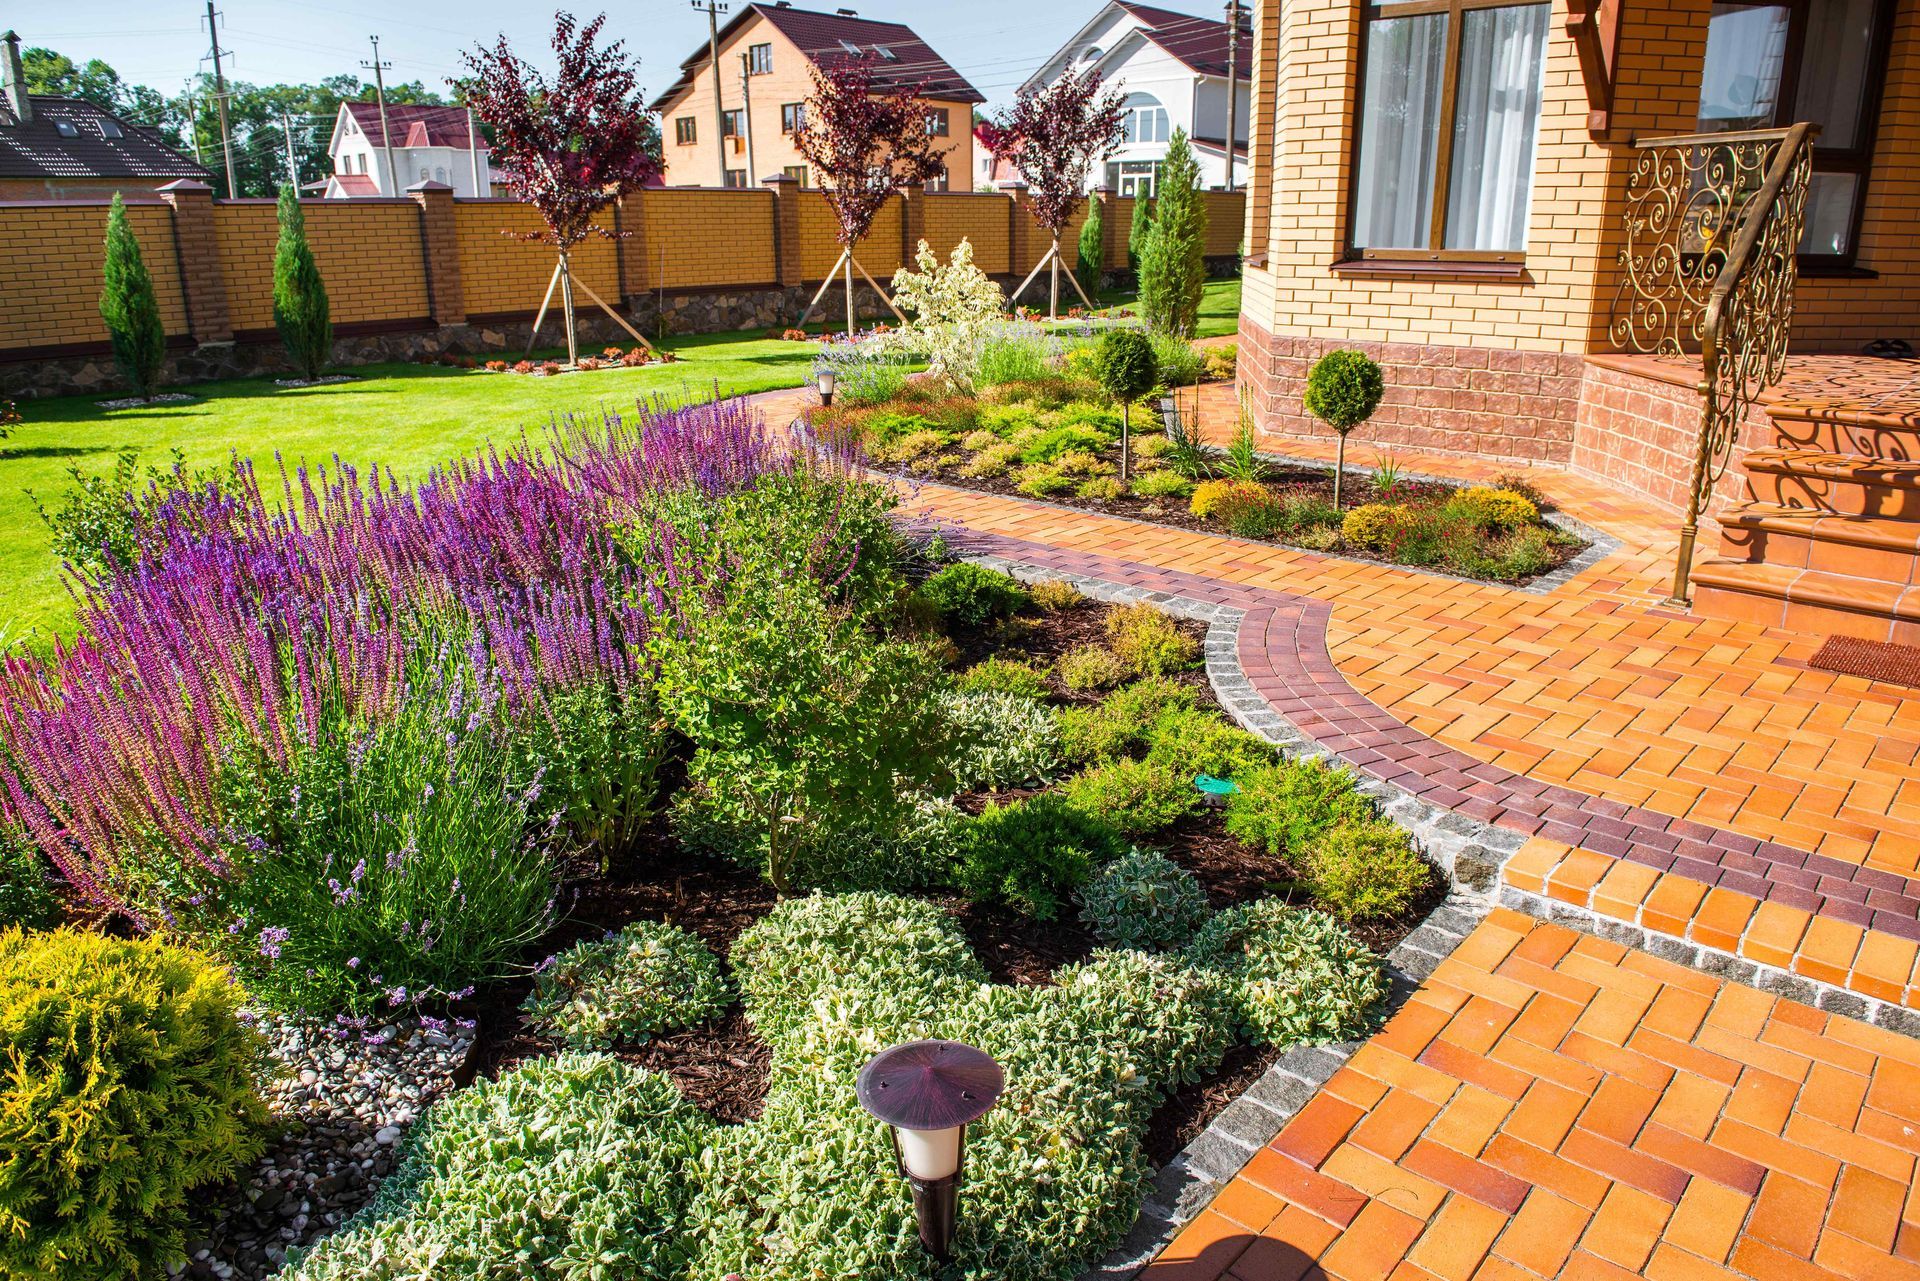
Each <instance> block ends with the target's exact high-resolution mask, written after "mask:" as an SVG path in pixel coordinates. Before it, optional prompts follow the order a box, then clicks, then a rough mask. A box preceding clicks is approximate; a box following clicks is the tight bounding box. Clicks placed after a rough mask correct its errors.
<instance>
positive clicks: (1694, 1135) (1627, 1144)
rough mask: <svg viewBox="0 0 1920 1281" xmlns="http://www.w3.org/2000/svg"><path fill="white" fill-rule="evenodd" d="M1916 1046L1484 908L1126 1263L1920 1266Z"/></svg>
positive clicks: (1367, 1276) (1192, 1278) (1182, 1266)
mask: <svg viewBox="0 0 1920 1281" xmlns="http://www.w3.org/2000/svg"><path fill="white" fill-rule="evenodd" d="M1917 1153H1920V1042H1915V1041H1913V1040H1911V1039H1909V1038H1906V1037H1902V1036H1899V1035H1896V1034H1894V1033H1890V1032H1887V1031H1884V1030H1882V1029H1879V1028H1875V1027H1871V1026H1869V1025H1867V1024H1864V1023H1860V1022H1857V1021H1855V1020H1852V1019H1848V1018H1844V1017H1841V1016H1837V1015H1831V1014H1827V1013H1825V1012H1823V1011H1820V1010H1816V1009H1813V1008H1811V1007H1809V1006H1805V1005H1801V1004H1797V1003H1795V1002H1793V1001H1788V1000H1784V999H1781V998H1779V997H1776V996H1773V995H1770V994H1768V993H1764V992H1760V991H1756V990H1754V989H1752V988H1748V987H1743V986H1741V985H1739V984H1735V983H1728V982H1723V981H1721V980H1718V979H1715V978H1712V977H1710V976H1708V975H1704V974H1700V973H1697V972H1695V971H1693V970H1689V969H1686V968H1683V967H1681V966H1678V965H1673V964H1669V963H1667V962H1665V961H1661V960H1657V959H1655V958H1653V957H1651V956H1648V955H1647V954H1645V953H1643V952H1636V951H1631V950H1629V949H1627V948H1624V947H1621V946H1619V945H1617V944H1613V943H1608V942H1605V941H1602V940H1600V939H1596V938H1592V937H1589V936H1586V935H1581V934H1577V933H1575V932H1573V931H1571V930H1568V929H1565V928H1562V927H1560V926H1555V925H1547V924H1542V923H1539V922H1536V921H1534V920H1532V919H1530V918H1528V917H1525V916H1522V915H1519V914H1518V913H1515V912H1509V911H1504V910H1497V911H1495V912H1494V913H1493V915H1492V916H1490V917H1489V918H1488V919H1487V921H1486V922H1485V923H1483V924H1482V925H1481V926H1480V927H1479V929H1477V930H1476V931H1475V932H1474V933H1473V934H1472V935H1471V936H1470V937H1469V938H1468V939H1467V941H1466V942H1465V943H1464V944H1462V945H1461V946H1460V947H1459V949H1458V950H1456V951H1455V952H1454V954H1453V955H1452V957H1450V958H1449V959H1448V960H1446V961H1445V962H1443V963H1442V964H1441V965H1440V967H1439V969H1437V970H1436V971H1435V972H1434V974H1433V975H1432V977H1431V978H1429V979H1428V980H1427V982H1426V983H1425V984H1423V985H1422V987H1421V988H1420V990H1419V991H1418V992H1417V993H1415V994H1414V996H1413V997H1412V998H1411V1000H1410V1001H1409V1002H1408V1003H1407V1004H1406V1005H1405V1006H1404V1007H1402V1009H1401V1010H1400V1012H1399V1013H1398V1014H1397V1015H1395V1016H1394V1018H1393V1019H1392V1020H1391V1021H1390V1022H1389V1023H1388V1024H1387V1026H1386V1028H1385V1029H1384V1030H1383V1031H1381V1033H1380V1034H1379V1035H1378V1036H1376V1037H1374V1038H1373V1040H1371V1041H1370V1042H1368V1043H1367V1044H1366V1045H1364V1046H1362V1047H1361V1048H1360V1049H1359V1051H1358V1052H1356V1053H1355V1054H1354V1056H1353V1057H1352V1059H1350V1060H1349V1061H1348V1063H1347V1066H1346V1067H1345V1068H1343V1069H1342V1070H1340V1071H1339V1072H1338V1073H1336V1074H1335V1075H1334V1076H1333V1077H1332V1079H1330V1080H1329V1081H1328V1082H1327V1084H1326V1086H1325V1087H1324V1088H1323V1089H1322V1090H1321V1091H1320V1092H1319V1094H1317V1095H1316V1096H1315V1097H1314V1098H1313V1100H1312V1101H1311V1102H1309V1103H1308V1104H1307V1105H1306V1106H1305V1107H1304V1108H1302V1109H1301V1110H1300V1112H1299V1113H1297V1114H1296V1115H1295V1116H1294V1118H1293V1120H1292V1121H1291V1122H1290V1123H1289V1124H1288V1125H1287V1126H1286V1128H1285V1129H1283V1130H1282V1131H1281V1132H1280V1133H1279V1135H1278V1136H1276V1137H1275V1138H1274V1140H1273V1141H1272V1142H1271V1143H1269V1144H1268V1145H1267V1146H1266V1147H1265V1148H1264V1149H1262V1150H1261V1151H1260V1152H1258V1153H1257V1154H1255V1156H1254V1157H1253V1159H1252V1160H1251V1161H1249V1162H1248V1163H1247V1165H1246V1167H1245V1168H1244V1169H1243V1170H1242V1172H1241V1174H1240V1176H1239V1177H1238V1178H1237V1179H1236V1180H1235V1181H1234V1182H1233V1183H1231V1184H1230V1185H1229V1186H1228V1187H1227V1188H1226V1189H1225V1190H1224V1191H1222V1192H1221V1193H1220V1195H1219V1196H1218V1197H1217V1198H1216V1199H1215V1200H1214V1201H1213V1203H1212V1205H1211V1206H1210V1207H1208V1208H1207V1209H1206V1210H1205V1211H1203V1212H1202V1213H1201V1214H1200V1215H1199V1216H1198V1217H1196V1218H1195V1219H1194V1220H1193V1221H1192V1222H1191V1223H1189V1224H1188V1225H1187V1227H1186V1228H1185V1230H1184V1231H1183V1232H1182V1233H1181V1234H1180V1236H1179V1237H1178V1238H1177V1239H1176V1240H1175V1241H1174V1242H1173V1244H1172V1245H1171V1246H1169V1247H1168V1249H1167V1250H1166V1251H1165V1252H1164V1253H1163V1254H1162V1255H1161V1256H1160V1258H1159V1259H1158V1260H1157V1261H1156V1262H1154V1263H1153V1264H1151V1265H1150V1266H1149V1267H1148V1268H1147V1269H1146V1270H1145V1271H1144V1272H1143V1273H1142V1274H1141V1275H1142V1276H1143V1277H1144V1278H1148V1279H1149V1281H1214V1279H1215V1278H1222V1277H1225V1278H1231V1279H1232V1281H1301V1279H1302V1278H1331V1279H1333V1281H1386V1279H1390V1281H1520V1279H1521V1278H1541V1277H1544V1278H1582V1279H1586V1278H1593V1279H1596V1281H1604V1279H1607V1278H1627V1277H1647V1278H1652V1279H1653V1281H1715V1279H1718V1281H1735V1279H1736V1278H1749V1279H1751V1281H1840V1279H1841V1278H1854V1279H1857V1281H1868V1279H1871V1281H1880V1279H1882V1278H1885V1279H1887V1281H1899V1279H1901V1278H1920V1189H1916V1187H1915V1183H1914V1173H1915V1158H1916V1154H1917Z"/></svg>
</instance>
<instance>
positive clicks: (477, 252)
mask: <svg viewBox="0 0 1920 1281" xmlns="http://www.w3.org/2000/svg"><path fill="white" fill-rule="evenodd" d="M1096 198H1097V199H1100V200H1101V201H1103V202H1104V204H1105V209H1104V211H1103V215H1102V216H1103V218H1104V219H1105V220H1106V223H1107V226H1108V228H1109V229H1110V230H1109V231H1108V232H1107V235H1106V243H1107V249H1108V252H1107V262H1106V266H1108V267H1109V268H1124V267H1125V266H1126V235H1125V228H1126V226H1127V224H1128V222H1129V220H1130V219H1131V217H1132V203H1133V202H1132V201H1131V200H1130V199H1123V198H1120V197H1116V196H1112V195H1109V194H1106V193H1100V195H1099V196H1098V197H1096ZM1205 199H1206V202H1207V205H1208V210H1209V213H1210V215H1211V218H1210V229H1209V235H1208V243H1207V253H1208V254H1209V255H1210V256H1212V257H1216V258H1217V257H1222V256H1226V255H1230V254H1232V253H1233V252H1234V251H1235V248H1236V246H1237V243H1238V239H1239V234H1240V223H1241V217H1240V212H1239V207H1240V204H1241V202H1242V201H1243V199H1244V197H1243V196H1241V195H1238V194H1228V193H1222V192H1209V193H1207V194H1206V197H1205ZM1025 204H1026V193H1025V191H1024V190H1023V189H1020V188H1012V189H1009V190H1007V191H1005V192H1002V193H998V194H991V195H986V194H977V193H972V192H954V193H945V192H913V193H910V194H908V195H906V196H904V197H899V198H896V199H894V200H893V201H891V202H890V203H889V204H888V205H887V207H886V208H884V209H883V210H882V211H881V212H880V214H879V216H878V217H876V218H875V220H874V224H873V229H872V232H871V233H870V234H869V235H868V236H867V238H866V239H865V240H863V241H862V242H861V244H860V245H859V246H858V248H857V250H856V253H857V257H858V261H859V263H860V265H861V266H862V267H863V268H865V269H866V271H867V272H868V273H869V274H871V275H872V276H873V277H874V278H875V279H877V280H879V281H882V282H885V281H886V280H887V279H888V278H889V277H891V276H892V274H893V273H894V272H895V271H896V270H898V269H899V268H900V267H901V266H902V265H903V264H906V263H908V262H910V261H911V258H912V253H913V249H914V247H915V245H916V244H917V243H918V241H919V239H920V238H922V237H924V238H925V239H926V240H927V241H928V242H929V244H930V246H931V247H932V249H933V250H934V252H935V253H937V254H939V255H940V256H941V257H942V258H943V259H944V258H945V257H946V255H947V254H948V253H950V252H951V250H952V248H953V247H954V246H955V245H956V244H958V243H959V242H960V241H961V240H962V239H967V240H969V241H971V242H972V244H973V249H974V259H975V261H976V263H978V265H979V266H980V267H981V268H982V269H983V270H985V271H987V272H989V273H991V274H993V275H994V276H996V277H999V278H1001V279H1007V278H1014V279H1018V278H1019V277H1020V276H1024V275H1025V274H1026V272H1027V271H1029V270H1030V269H1031V268H1032V267H1033V266H1034V264H1035V263H1037V262H1038V261H1039V259H1040V257H1041V255H1042V254H1044V253H1045V252H1046V248H1047V241H1046V233H1045V232H1044V231H1043V230H1042V229H1041V228H1039V227H1038V226H1036V225H1035V224H1034V222H1033V220H1032V218H1031V217H1030V216H1029V215H1028V214H1027V212H1026V210H1025ZM303 206H304V208H305V211H306V217H307V235H308V239H309V240H310V241H311V243H312V245H313V252H314V257H315V259H316V260H317V261H318V263H319V266H320V271H321V275H322V276H323V277H324V278H325V280H326V282H327V291H328V294H329V297H330V299H331V302H332V309H333V321H334V326H335V332H336V335H337V336H339V337H340V338H341V339H342V340H343V342H342V344H341V349H340V350H339V352H337V353H336V354H337V356H338V358H339V359H340V360H341V361H342V362H351V361H353V360H356V359H381V358H391V357H392V356H395V355H400V354H408V353H409V352H411V351H414V350H443V349H445V348H446V347H448V346H454V347H460V348H464V349H467V350H480V349H485V348H492V347H500V346H503V345H504V344H505V342H506V337H505V334H506V331H508V330H511V329H513V328H514V327H515V326H519V328H520V332H522V333H524V330H525V325H526V322H528V321H530V320H531V318H532V317H533V315H534V313H535V312H536V310H537V309H538V308H539V306H540V301H541V298H542V296H543V295H544V294H545V292H546V289H547V285H548V282H549V281H550V279H551V278H552V274H553V266H554V256H553V251H552V250H551V249H549V248H547V247H545V246H543V245H540V244H537V243H533V242H530V241H528V240H526V239H524V238H521V237H520V236H518V235H517V234H514V233H524V232H529V231H533V230H535V229H536V228H537V226H538V225H539V224H538V219H537V217H536V215H535V214H534V213H533V211H532V209H531V208H529V207H527V206H525V205H522V204H519V203H517V202H514V201H509V200H455V199H454V198H453V195H452V193H451V191H449V190H447V189H446V188H445V187H443V186H441V185H439V184H432V183H423V184H421V185H420V186H419V187H416V188H414V189H412V190H411V191H410V192H409V193H408V195H406V196H404V197H400V198H395V199H376V200H351V201H343V200H342V201H326V200H314V201H307V202H303ZM127 212H128V217H129V219H130V221H131V224H132V226H133V230H134V233H135V235H136V236H137V237H138V238H139V240H140V244H141V249H142V252H143V255H144V257H145V259H146V262H147V266H148V269H149V270H150V271H151V272H152V274H153V277H154V284H155V290H156V292H157V294H158V295H159V300H160V311H161V316H162V318H163V320H164V322H165V325H166V330H167V334H168V338H169V345H170V346H171V347H172V348H174V349H175V350H176V352H177V353H178V354H177V355H176V357H175V361H176V371H175V372H176V373H178V374H180V375H181V376H207V375H208V374H211V373H232V372H239V371H242V370H246V369H252V368H258V369H271V368H277V367H278V364H277V357H275V356H274V355H273V354H272V352H271V350H270V348H269V345H270V344H271V341H272V329H273V250H274V241H275V237H276V235H277V227H276V220H275V216H274V206H273V203H272V202H271V201H255V200H237V201H217V200H214V199H213V195H212V191H211V190H210V189H209V188H208V187H206V186H205V185H203V184H200V183H196V182H182V183H175V184H172V186H170V187H168V188H166V189H163V191H162V192H161V193H160V196H159V199H157V200H156V201H155V202H153V203H151V204H146V203H143V204H139V205H129V206H128V211H127ZM106 216H107V203H106V201H105V200H80V201H61V202H46V201H38V202H31V201H17V202H5V201H0V393H4V394H9V395H35V394H47V393H50V392H59V391H64V390H76V389H90V388H91V387H92V386H93V385H95V383H96V382H97V381H98V380H100V379H103V378H106V377H109V376H110V375H109V374H106V373H103V372H101V371H102V370H104V369H105V368H106V366H105V365H104V363H103V362H102V361H101V358H102V357H103V356H104V355H105V354H106V353H107V351H108V347H107V335H106V331H105V329H104V327H103V326H102V323H101V320H100V313H99V295H100V282H101V257H102V240H103V236H104V233H105V227H106ZM1084 216H1085V214H1084V211H1083V213H1082V214H1081V215H1080V217H1079V218H1076V220H1075V221H1074V223H1073V224H1072V225H1071V226H1070V227H1068V228H1067V230H1066V233H1065V234H1064V235H1063V237H1062V247H1063V249H1064V250H1065V252H1066V253H1067V255H1068V258H1069V261H1071V260H1072V258H1073V256H1074V254H1075V253H1076V252H1077V244H1078V237H1079V231H1080V219H1081V218H1084ZM602 222H603V224H605V225H608V226H610V228H612V229H614V230H617V231H618V232H619V233H620V236H619V238H618V239H605V238H598V237H596V238H592V239H589V240H587V241H586V242H585V243H583V244H581V245H580V246H578V247H577V248H576V249H575V250H574V252H573V259H572V266H573V271H574V276H575V279H576V280H577V281H578V282H580V283H581V284H582V285H584V286H585V287H586V288H587V289H590V290H592V292H593V293H595V294H598V295H599V296H600V297H601V298H603V299H605V300H606V301H607V302H608V303H609V304H610V305H612V306H615V307H617V308H619V309H620V310H622V311H623V312H625V313H626V314H628V315H629V316H632V317H635V318H641V319H644V320H645V321H646V322H648V323H651V322H653V321H655V320H661V321H663V323H669V324H671V323H675V322H676V321H677V322H678V323H679V324H680V325H681V326H682V327H694V326H698V327H702V328H705V327H714V328H762V327H766V326H769V325H773V324H778V323H783V322H782V321H781V317H782V316H786V318H787V320H788V321H790V320H791V312H792V311H796V310H797V304H795V303H794V301H793V299H794V298H796V297H798V298H799V300H800V302H804V301H805V298H806V297H807V296H810V295H811V292H812V291H811V290H810V289H808V288H807V286H809V285H817V284H818V282H819V281H820V280H821V279H822V278H823V277H824V276H825V274H826V273H827V271H828V270H829V269H830V268H831V267H832V266H833V264H834V261H835V259H836V258H838V256H839V245H838V244H837V243H836V241H835V238H834V231H835V224H834V221H833V218H832V215H831V212H830V210H829V209H828V207H827V203H826V201H825V200H824V199H823V198H822V196H821V194H820V193H819V192H818V191H815V190H801V189H800V188H799V187H798V186H797V185H796V184H795V183H793V182H791V181H788V180H784V179H775V180H770V181H769V182H768V183H767V184H766V185H765V186H763V187H762V188H760V189H759V190H748V191H731V190H715V189H706V188H663V189H651V190H647V191H642V192H638V193H635V194H633V195H631V196H628V197H627V198H626V199H625V200H623V201H621V202H620V203H618V204H617V205H615V206H613V207H611V208H610V209H609V210H608V211H607V213H606V214H605V215H603V218H602ZM1116 230H1117V234H1116ZM1043 289H1044V287H1040V288H1038V289H1036V290H1035V291H1032V292H1030V293H1029V295H1028V296H1027V298H1026V299H1024V301H1027V302H1029V303H1037V302H1044V297H1043ZM862 292H863V295H864V294H865V291H864V290H863V291H862ZM577 301H578V304H579V305H580V306H582V307H590V303H589V302H588V300H587V298H586V297H585V296H584V295H583V296H580V297H579V298H578V300H577ZM873 302H874V300H873V299H872V298H871V297H870V296H869V297H866V298H865V300H864V302H863V307H865V308H868V309H870V308H871V307H872V305H873ZM834 310H835V311H836V312H837V310H838V308H837V307H836V308H834ZM583 314H586V313H584V312H583ZM404 335H431V336H430V337H425V338H421V339H419V342H420V343H424V344H426V345H425V346H418V345H416V346H414V347H409V346H408V345H407V344H406V342H405V341H402V340H401V339H400V338H399V337H394V336H404ZM389 338H391V340H387V339H389ZM349 339H351V340H359V341H356V342H350V341H344V340H349ZM229 344H234V345H237V347H238V348H239V349H240V353H239V354H237V355H236V354H231V350H232V349H231V348H230V347H229ZM255 347H258V348H260V350H259V351H258V352H252V348H255ZM249 353H251V354H249ZM88 371H91V372H88Z"/></svg>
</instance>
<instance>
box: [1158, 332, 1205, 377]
mask: <svg viewBox="0 0 1920 1281" xmlns="http://www.w3.org/2000/svg"><path fill="white" fill-rule="evenodd" d="M1147 337H1148V339H1149V340H1150V341H1151V342H1152V343H1153V359H1154V364H1155V365H1156V366H1157V367H1158V368H1159V370H1160V385H1161V386H1163V387H1190V386H1192V385H1193V384H1194V383H1197V382H1199V381H1200V379H1201V377H1202V376H1203V375H1204V374H1205V373H1206V371H1207V358H1206V355H1205V354H1204V353H1203V352H1201V351H1200V350H1199V349H1198V348H1197V347H1195V346H1194V345H1193V344H1192V343H1190V342H1188V341H1187V340H1186V339H1184V338H1180V337H1177V336H1176V335H1173V334H1167V333H1150V334H1148V335H1147Z"/></svg>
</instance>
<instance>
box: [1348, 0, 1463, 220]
mask: <svg viewBox="0 0 1920 1281" xmlns="http://www.w3.org/2000/svg"><path fill="white" fill-rule="evenodd" d="M1446 56H1447V15H1446V14H1444V13H1423V14H1418V15H1415V16H1413V17H1406V18H1380V19H1377V20H1375V21H1374V22H1372V23H1371V24H1369V26H1368V30H1367V83H1366V86H1365V88H1364V89H1363V90H1362V93H1361V98H1360V106H1361V116H1360V165H1359V173H1358V175H1357V176H1356V185H1357V190H1356V192H1355V198H1354V234H1353V242H1354V244H1355V245H1358V246H1360V247H1362V248H1366V249H1424V248H1426V247H1427V245H1428V243H1429V241H1430V240H1431V239H1432V226H1433V180H1434V166H1435V164H1436V163H1437V157H1438V153H1439V147H1440V96H1441V92H1442V90H1443V88H1444V85H1445V81H1446Z"/></svg>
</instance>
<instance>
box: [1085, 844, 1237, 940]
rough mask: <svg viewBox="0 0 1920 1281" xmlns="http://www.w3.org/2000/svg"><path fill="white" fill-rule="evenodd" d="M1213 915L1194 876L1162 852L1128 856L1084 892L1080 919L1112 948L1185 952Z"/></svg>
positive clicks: (1097, 874) (1105, 870)
mask: <svg viewBox="0 0 1920 1281" xmlns="http://www.w3.org/2000/svg"><path fill="white" fill-rule="evenodd" d="M1209 915H1211V909H1209V908H1208V906H1207V892H1206V891H1205V890H1203V889H1201V888H1200V882H1199V881H1197V880H1195V879H1194V876H1193V873H1192V872H1189V871H1188V870H1187V869H1186V868H1184V867H1181V866H1180V865H1179V864H1178V863H1176V862H1174V861H1173V860H1172V859H1170V858H1168V857H1167V856H1166V855H1165V854H1162V853H1160V852H1159V851H1157V850H1133V851H1131V852H1130V853H1127V854H1124V855H1122V856H1121V857H1119V858H1117V859H1115V860H1114V861H1113V862H1111V863H1109V864H1107V865H1106V866H1105V867H1103V868H1101V869H1100V870H1098V871H1097V872H1095V873H1094V874H1093V876H1092V878H1091V879H1089V880H1088V881H1087V883H1086V884H1085V885H1083V886H1082V887H1081V888H1080V919H1081V920H1082V921H1084V922H1086V925H1087V928H1088V929H1090V930H1092V931H1093V933H1094V937H1096V938H1098V939H1099V940H1100V941H1101V942H1102V943H1106V944H1108V945H1110V946H1112V947H1130V948H1137V949H1139V950H1141V951H1150V952H1163V951H1167V950H1169V949H1171V948H1177V947H1182V946H1184V945H1185V944H1186V943H1187V941H1188V940H1190V939H1191V938H1192V937H1193V934H1194V931H1195V930H1197V929H1199V928H1200V927H1201V925H1203V924H1205V923H1206V919H1207V917H1208V916H1209Z"/></svg>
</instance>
